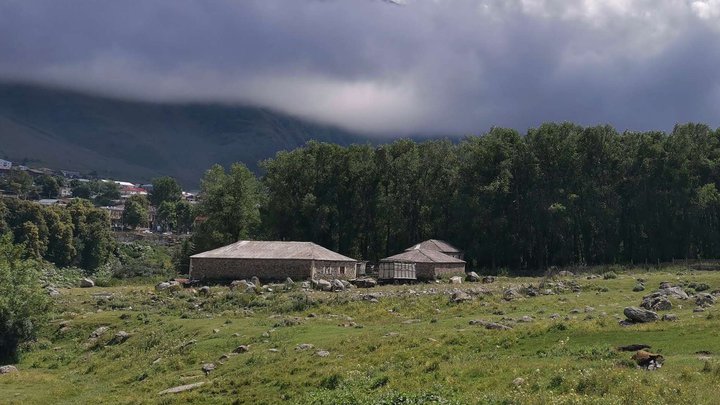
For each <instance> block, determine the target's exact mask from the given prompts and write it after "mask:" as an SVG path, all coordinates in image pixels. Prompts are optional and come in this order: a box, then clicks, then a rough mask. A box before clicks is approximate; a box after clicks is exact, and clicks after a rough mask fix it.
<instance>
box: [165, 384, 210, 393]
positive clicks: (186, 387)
mask: <svg viewBox="0 0 720 405" xmlns="http://www.w3.org/2000/svg"><path fill="white" fill-rule="evenodd" d="M204 384H205V382H204V381H201V382H197V383H195V384H186V385H180V386H177V387H173V388H168V389H166V390H163V391H160V392H159V393H158V395H165V394H177V393H180V392H185V391H190V390H192V389H195V388H197V387H200V386H202V385H204Z"/></svg>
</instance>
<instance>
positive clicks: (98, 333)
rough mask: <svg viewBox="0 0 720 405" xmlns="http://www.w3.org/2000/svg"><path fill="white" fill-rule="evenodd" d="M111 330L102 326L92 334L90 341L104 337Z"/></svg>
mask: <svg viewBox="0 0 720 405" xmlns="http://www.w3.org/2000/svg"><path fill="white" fill-rule="evenodd" d="M109 329H110V328H109V327H107V326H101V327H99V328H97V329H95V330H94V331H93V332H92V333H91V334H90V339H97V338H99V337H100V336H102V335H104V334H105V332H107V331H108V330H109Z"/></svg>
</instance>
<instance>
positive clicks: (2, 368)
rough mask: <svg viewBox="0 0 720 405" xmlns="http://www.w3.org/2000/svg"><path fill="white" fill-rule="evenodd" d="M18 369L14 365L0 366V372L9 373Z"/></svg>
mask: <svg viewBox="0 0 720 405" xmlns="http://www.w3.org/2000/svg"><path fill="white" fill-rule="evenodd" d="M17 372H18V369H17V367H15V366H11V365H8V366H0V374H10V373H17Z"/></svg>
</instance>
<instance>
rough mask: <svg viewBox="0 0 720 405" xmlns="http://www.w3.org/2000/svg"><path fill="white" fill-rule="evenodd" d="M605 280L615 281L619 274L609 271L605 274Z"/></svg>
mask: <svg viewBox="0 0 720 405" xmlns="http://www.w3.org/2000/svg"><path fill="white" fill-rule="evenodd" d="M602 277H603V280H614V279H616V278H617V277H618V275H617V273H615V272H614V271H608V272H606V273H603V276H602Z"/></svg>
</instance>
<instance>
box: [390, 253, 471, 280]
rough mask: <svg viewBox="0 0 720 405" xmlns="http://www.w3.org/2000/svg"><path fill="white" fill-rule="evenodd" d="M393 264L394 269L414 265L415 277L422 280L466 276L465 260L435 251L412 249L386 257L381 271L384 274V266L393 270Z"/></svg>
mask: <svg viewBox="0 0 720 405" xmlns="http://www.w3.org/2000/svg"><path fill="white" fill-rule="evenodd" d="M391 264H392V265H393V266H392V269H394V268H395V266H397V265H402V264H412V266H414V273H415V277H416V278H417V279H420V280H432V279H436V278H438V277H440V276H455V275H458V276H459V275H463V276H464V275H465V262H464V261H463V260H460V259H458V258H456V257H452V256H448V255H446V254H444V253H440V252H438V251H435V250H427V249H412V250H408V251H405V252H403V253H400V254H397V255H394V256H390V257H386V258H385V259H382V260H380V269H381V270H380V271H381V272H382V268H383V266H386V268H388V269H391ZM400 268H402V266H401V267H400ZM388 274H389V273H388ZM398 274H406V273H398ZM380 278H381V279H382V277H380Z"/></svg>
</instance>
